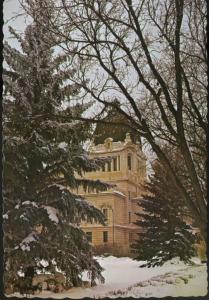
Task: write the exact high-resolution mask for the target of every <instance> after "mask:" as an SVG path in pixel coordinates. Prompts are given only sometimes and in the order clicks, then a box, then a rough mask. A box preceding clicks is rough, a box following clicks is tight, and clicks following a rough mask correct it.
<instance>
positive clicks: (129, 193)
mask: <svg viewBox="0 0 209 300" xmlns="http://www.w3.org/2000/svg"><path fill="white" fill-rule="evenodd" d="M128 200H129V201H130V200H131V192H130V191H128Z"/></svg>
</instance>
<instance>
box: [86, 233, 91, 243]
mask: <svg viewBox="0 0 209 300" xmlns="http://www.w3.org/2000/svg"><path fill="white" fill-rule="evenodd" d="M86 238H87V240H88V241H89V243H92V232H90V231H89V232H86Z"/></svg>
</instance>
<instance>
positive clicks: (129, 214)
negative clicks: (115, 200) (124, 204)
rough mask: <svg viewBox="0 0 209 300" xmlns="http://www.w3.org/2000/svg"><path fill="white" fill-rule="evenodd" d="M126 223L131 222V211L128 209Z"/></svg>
mask: <svg viewBox="0 0 209 300" xmlns="http://www.w3.org/2000/svg"><path fill="white" fill-rule="evenodd" d="M128 223H129V224H130V223H131V212H130V211H129V213H128Z"/></svg>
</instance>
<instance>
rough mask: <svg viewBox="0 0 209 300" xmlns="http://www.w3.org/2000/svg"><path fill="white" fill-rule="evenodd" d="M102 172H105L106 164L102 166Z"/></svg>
mask: <svg viewBox="0 0 209 300" xmlns="http://www.w3.org/2000/svg"><path fill="white" fill-rule="evenodd" d="M102 172H105V164H104V165H103V166H102Z"/></svg>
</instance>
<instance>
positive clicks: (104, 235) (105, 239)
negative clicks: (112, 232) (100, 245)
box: [103, 231, 108, 243]
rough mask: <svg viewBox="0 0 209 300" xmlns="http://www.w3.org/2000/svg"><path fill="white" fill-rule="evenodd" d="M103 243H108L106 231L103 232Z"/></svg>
mask: <svg viewBox="0 0 209 300" xmlns="http://www.w3.org/2000/svg"><path fill="white" fill-rule="evenodd" d="M103 242H104V243H107V242H108V231H103Z"/></svg>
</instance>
